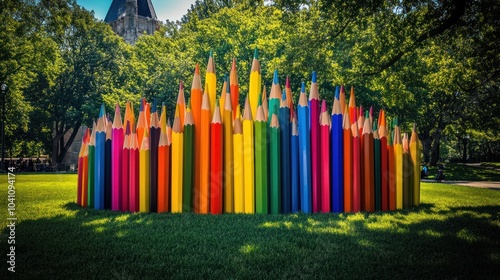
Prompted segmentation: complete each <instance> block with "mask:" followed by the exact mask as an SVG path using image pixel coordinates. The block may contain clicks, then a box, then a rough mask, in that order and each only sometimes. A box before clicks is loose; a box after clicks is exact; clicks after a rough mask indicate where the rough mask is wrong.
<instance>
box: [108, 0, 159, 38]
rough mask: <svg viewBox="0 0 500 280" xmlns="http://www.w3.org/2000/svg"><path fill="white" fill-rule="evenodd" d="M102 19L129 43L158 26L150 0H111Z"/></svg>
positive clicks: (152, 31) (151, 32)
mask: <svg viewBox="0 0 500 280" xmlns="http://www.w3.org/2000/svg"><path fill="white" fill-rule="evenodd" d="M104 21H105V22H107V23H108V24H109V25H111V28H112V29H113V31H114V32H115V33H116V34H118V35H120V36H121V37H123V38H124V39H125V42H127V43H129V44H131V45H133V44H135V42H136V41H137V38H139V36H141V35H142V34H143V33H146V34H153V33H154V32H155V31H156V30H157V29H158V27H159V26H160V22H159V21H158V19H157V18H156V12H155V9H154V7H153V4H152V3H151V0H113V2H112V3H111V6H110V7H109V10H108V13H107V14H106V18H105V19H104Z"/></svg>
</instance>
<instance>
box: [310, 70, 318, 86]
mask: <svg viewBox="0 0 500 280" xmlns="http://www.w3.org/2000/svg"><path fill="white" fill-rule="evenodd" d="M316 81H317V77H316V71H313V72H312V78H311V82H313V83H316Z"/></svg>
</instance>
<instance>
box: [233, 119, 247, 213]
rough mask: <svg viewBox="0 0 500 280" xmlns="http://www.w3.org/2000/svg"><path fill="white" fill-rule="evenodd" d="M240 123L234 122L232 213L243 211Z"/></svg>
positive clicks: (238, 120) (236, 120) (238, 121)
mask: <svg viewBox="0 0 500 280" xmlns="http://www.w3.org/2000/svg"><path fill="white" fill-rule="evenodd" d="M242 133H243V132H242V128H241V121H240V119H239V118H236V119H235V120H234V134H233V151H234V153H233V156H234V212H235V213H243V212H244V210H245V197H244V190H243V186H244V183H243V182H244V178H243V168H244V166H243V134H242Z"/></svg>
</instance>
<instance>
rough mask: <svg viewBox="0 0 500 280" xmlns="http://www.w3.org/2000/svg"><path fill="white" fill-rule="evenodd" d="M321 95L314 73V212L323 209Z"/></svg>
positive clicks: (311, 108)
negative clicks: (320, 125)
mask: <svg viewBox="0 0 500 280" xmlns="http://www.w3.org/2000/svg"><path fill="white" fill-rule="evenodd" d="M319 109H320V108H319V93H318V85H317V84H316V72H313V73H312V83H311V89H310V92H309V113H310V117H309V121H310V127H311V131H310V135H311V178H312V181H311V183H312V184H311V185H312V208H313V212H318V211H319V210H320V209H321V200H320V199H321V167H320V156H321V155H322V152H321V150H320V127H319V114H320V112H319Z"/></svg>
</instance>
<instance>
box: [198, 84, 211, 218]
mask: <svg viewBox="0 0 500 280" xmlns="http://www.w3.org/2000/svg"><path fill="white" fill-rule="evenodd" d="M202 98H203V100H202V105H201V121H200V126H201V132H200V137H199V138H200V139H202V141H201V144H200V195H199V199H200V209H199V211H200V213H202V214H207V213H209V210H210V209H209V198H210V197H209V192H210V122H211V117H210V101H209V99H208V94H207V93H206V92H205V93H204V94H203V97H202Z"/></svg>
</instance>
